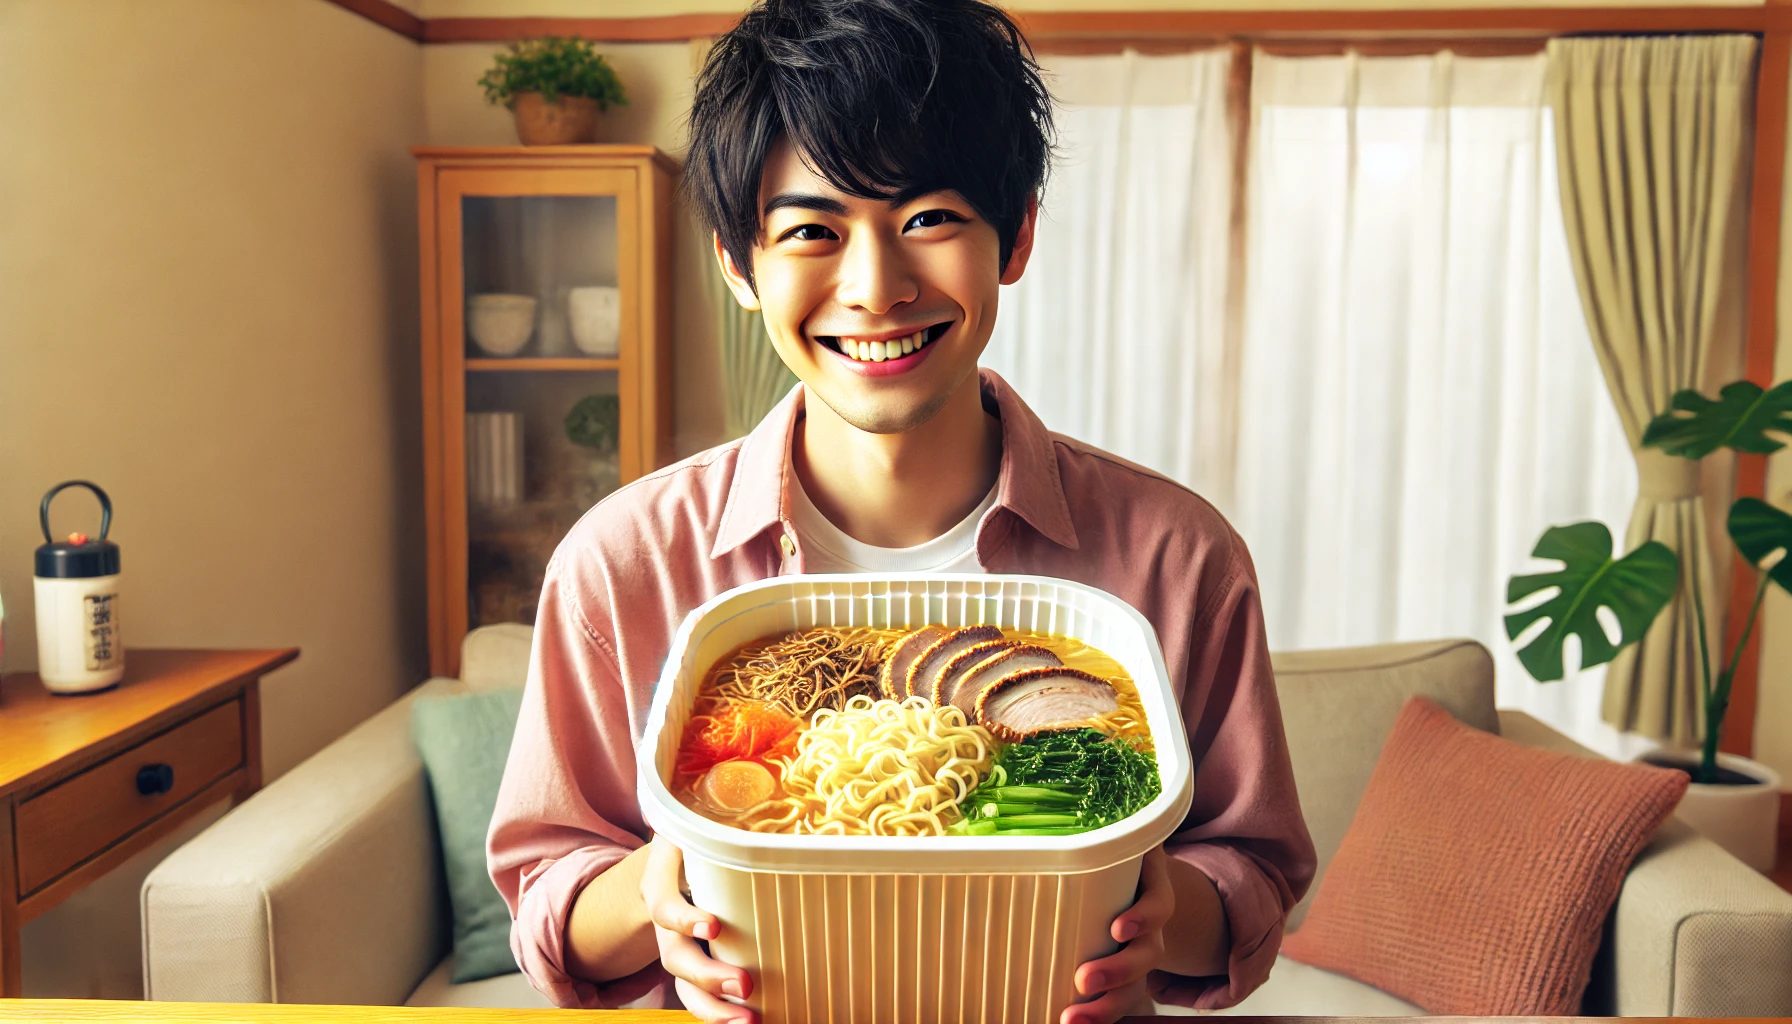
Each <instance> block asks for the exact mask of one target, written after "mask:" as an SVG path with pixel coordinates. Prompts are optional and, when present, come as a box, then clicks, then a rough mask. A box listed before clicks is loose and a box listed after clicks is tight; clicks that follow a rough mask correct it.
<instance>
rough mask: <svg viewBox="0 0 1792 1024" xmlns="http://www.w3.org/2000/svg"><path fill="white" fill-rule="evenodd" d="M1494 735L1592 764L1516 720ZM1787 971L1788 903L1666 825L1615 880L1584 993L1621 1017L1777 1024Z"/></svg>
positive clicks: (1791, 989) (1791, 922) (1504, 719)
mask: <svg viewBox="0 0 1792 1024" xmlns="http://www.w3.org/2000/svg"><path fill="white" fill-rule="evenodd" d="M1500 733H1501V734H1502V735H1504V736H1506V737H1508V738H1510V739H1513V740H1516V741H1517V742H1519V743H1525V744H1528V745H1531V746H1538V747H1545V748H1548V749H1552V750H1562V751H1566V752H1568V753H1575V754H1582V755H1586V756H1597V755H1594V754H1593V752H1592V751H1590V750H1587V749H1586V748H1585V747H1582V746H1580V745H1579V744H1577V743H1575V742H1574V741H1572V740H1570V739H1568V738H1567V737H1566V736H1563V735H1561V734H1560V733H1558V732H1556V731H1555V730H1553V729H1551V728H1550V727H1549V726H1547V725H1544V724H1543V723H1542V722H1539V721H1537V720H1536V719H1534V718H1532V717H1530V716H1529V715H1525V714H1522V713H1520V712H1515V711H1502V712H1500ZM1789 963H1792V894H1788V893H1786V892H1785V891H1783V890H1782V889H1780V887H1779V886H1777V885H1774V884H1773V883H1772V882H1770V881H1768V880H1767V879H1766V878H1763V877H1762V876H1761V875H1760V874H1758V873H1756V872H1755V871H1753V870H1751V869H1750V868H1749V867H1748V866H1747V865H1745V864H1743V863H1742V862H1741V861H1739V860H1737V859H1736V858H1735V857H1732V856H1731V855H1730V854H1728V853H1726V852H1725V851H1724V850H1723V849H1722V848H1721V847H1719V846H1718V845H1717V844H1716V843H1713V842H1712V841H1711V840H1709V839H1706V838H1705V837H1703V836H1701V835H1699V834H1698V833H1696V832H1694V831H1693V830H1692V829H1691V828H1689V827H1688V826H1687V825H1686V824H1684V823H1683V822H1681V821H1679V820H1678V819H1672V818H1671V819H1669V820H1668V822H1667V823H1666V824H1665V825H1663V826H1662V827H1661V830H1660V831H1659V832H1657V833H1656V835H1655V839H1654V840H1653V841H1652V842H1650V844H1649V845H1648V846H1646V847H1644V848H1643V852H1642V853H1641V854H1639V855H1638V856H1637V859H1636V862H1635V863H1634V864H1632V865H1631V867H1630V873H1629V874H1628V875H1626V876H1625V878H1624V888H1623V889H1622V890H1621V891H1620V892H1619V894H1618V905H1617V907H1616V908H1614V910H1613V912H1612V918H1611V920H1610V921H1609V922H1608V924H1607V926H1606V940H1605V948H1603V949H1602V950H1601V951H1600V954H1599V959H1598V961H1597V962H1596V963H1595V965H1594V976H1593V979H1592V983H1591V984H1590V985H1589V989H1588V991H1589V994H1590V995H1591V996H1593V997H1594V998H1596V999H1597V1000H1598V1001H1600V1002H1602V1003H1605V1004H1606V1005H1605V1006H1602V1007H1599V1008H1598V1009H1599V1011H1600V1012H1602V1013H1609V1014H1613V1015H1617V1016H1624V1017H1785V1016H1792V971H1788V970H1787V969H1786V965H1787V964H1789Z"/></svg>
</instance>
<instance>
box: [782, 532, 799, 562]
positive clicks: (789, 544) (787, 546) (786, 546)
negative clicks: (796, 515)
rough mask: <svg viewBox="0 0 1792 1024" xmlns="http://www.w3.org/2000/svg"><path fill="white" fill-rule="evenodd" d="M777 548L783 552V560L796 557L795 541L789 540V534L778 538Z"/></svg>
mask: <svg viewBox="0 0 1792 1024" xmlns="http://www.w3.org/2000/svg"><path fill="white" fill-rule="evenodd" d="M778 547H779V549H781V550H782V551H783V552H784V557H785V558H795V557H796V541H794V540H791V539H790V534H788V533H787V534H785V535H784V536H782V537H779V538H778Z"/></svg>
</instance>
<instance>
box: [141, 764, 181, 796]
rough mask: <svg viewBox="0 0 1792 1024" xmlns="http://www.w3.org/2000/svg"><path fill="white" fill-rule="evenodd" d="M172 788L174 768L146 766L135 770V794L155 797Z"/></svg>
mask: <svg viewBox="0 0 1792 1024" xmlns="http://www.w3.org/2000/svg"><path fill="white" fill-rule="evenodd" d="M173 788H174V767H173V766H172V765H166V764H146V765H144V766H143V767H141V768H139V769H137V792H139V793H142V794H143V795H144V796H155V795H156V794H157V793H166V792H168V791H169V790H171V789H173Z"/></svg>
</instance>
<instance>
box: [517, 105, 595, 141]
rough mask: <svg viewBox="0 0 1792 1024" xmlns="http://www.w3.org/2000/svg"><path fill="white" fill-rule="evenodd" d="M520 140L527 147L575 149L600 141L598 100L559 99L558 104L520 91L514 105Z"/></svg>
mask: <svg viewBox="0 0 1792 1024" xmlns="http://www.w3.org/2000/svg"><path fill="white" fill-rule="evenodd" d="M512 110H513V111H514V112H515V113H516V137H517V138H518V139H519V140H521V141H522V143H523V145H525V146H571V145H576V144H578V143H581V142H596V141H597V115H598V108H597V101H596V100H590V99H585V98H584V97H581V96H559V97H556V98H555V100H554V102H552V103H549V102H548V101H546V100H544V99H542V98H541V93H538V92H519V93H517V94H516V99H515V102H514V104H513V105H512Z"/></svg>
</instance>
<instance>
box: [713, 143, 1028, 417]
mask: <svg viewBox="0 0 1792 1024" xmlns="http://www.w3.org/2000/svg"><path fill="white" fill-rule="evenodd" d="M759 203H760V211H761V214H762V217H763V220H762V222H761V224H762V230H761V234H760V238H759V244H758V245H757V246H755V247H754V250H753V276H754V281H755V283H756V284H757V286H758V287H757V291H756V292H755V290H754V289H753V288H749V287H748V286H747V283H746V281H745V280H744V278H743V277H742V275H740V274H739V272H738V271H737V270H736V268H735V267H734V266H733V264H732V261H731V260H729V259H728V258H726V255H725V254H724V253H723V252H722V250H721V248H720V246H719V245H718V247H717V254H718V256H720V257H721V258H722V260H723V270H724V272H725V273H726V274H727V277H728V280H729V285H730V287H731V288H732V290H733V291H734V294H735V296H736V297H737V298H739V299H740V301H741V303H742V305H744V306H746V307H747V308H749V309H759V310H761V311H762V312H763V314H764V316H765V325H766V331H767V333H768V334H770V336H771V340H772V345H773V346H774V347H776V348H777V350H778V355H779V356H781V357H782V358H783V359H784V362H785V364H786V365H788V366H789V367H790V369H791V370H792V371H793V372H794V373H795V374H796V375H797V378H798V379H800V380H801V381H802V382H803V383H804V385H806V386H807V387H808V389H809V391H810V393H811V394H813V395H815V396H817V397H819V398H820V399H821V400H822V401H823V402H825V403H827V405H828V407H829V408H831V409H833V410H834V411H835V412H836V413H838V414H839V415H840V417H841V418H842V419H844V420H846V421H847V422H848V423H850V424H852V425H853V426H855V427H857V428H859V429H860V430H866V431H870V432H872V433H878V434H894V433H902V432H904V431H909V430H913V429H914V428H916V427H918V426H920V425H921V424H923V423H925V422H927V421H928V420H929V419H932V418H933V416H934V414H935V413H937V412H939V410H940V408H941V407H942V406H944V405H945V404H946V400H947V399H948V398H950V397H951V396H952V395H953V394H954V393H955V392H956V391H957V390H958V388H959V387H960V386H961V385H963V383H964V381H965V379H966V378H967V377H968V376H970V375H971V374H972V373H974V372H975V371H976V368H977V358H978V356H979V355H981V354H982V352H983V347H984V346H985V345H987V344H988V343H989V334H990V330H991V328H993V327H994V325H995V318H996V295H997V291H998V285H1001V284H1010V283H1012V282H1014V281H1016V280H1018V279H1019V278H1020V274H1021V271H1022V270H1023V269H1024V268H1025V267H1026V262H1027V256H1028V253H1029V251H1030V250H1031V248H1032V234H1033V213H1032V210H1031V208H1030V207H1029V212H1028V215H1027V219H1026V223H1025V225H1024V226H1023V227H1022V229H1021V232H1020V236H1019V237H1018V238H1016V240H1015V247H1014V251H1013V253H1012V254H1011V256H1010V257H1009V261H1008V267H1007V270H1006V272H1004V271H1003V269H1002V268H1001V266H1000V263H999V259H998V257H999V255H1000V244H999V242H998V240H997V237H996V230H995V228H994V227H993V226H992V225H991V224H990V223H989V222H988V221H985V220H984V219H983V218H981V217H979V216H978V215H977V213H976V212H975V211H974V210H972V208H971V205H970V204H969V203H967V202H965V200H964V199H963V198H962V197H961V196H959V195H958V193H956V192H934V193H931V194H929V195H925V196H921V197H919V198H917V199H913V200H909V201H906V202H902V203H899V204H892V203H890V202H887V201H885V200H881V199H862V198H860V197H858V196H852V195H848V194H846V193H844V192H841V191H840V190H838V189H836V188H834V187H833V186H832V185H829V184H828V183H827V182H826V181H824V180H823V179H822V178H820V177H819V176H817V175H816V174H815V172H813V171H811V170H810V169H809V167H808V166H807V165H806V164H804V163H803V161H802V159H801V158H800V157H799V156H798V155H797V153H796V151H795V150H794V149H793V148H792V147H791V146H790V145H789V144H788V143H787V142H780V143H778V145H777V146H776V147H774V148H773V150H772V152H771V154H770V155H769V156H768V157H767V158H766V161H765V167H764V169H763V172H762V177H761V181H760V186H759Z"/></svg>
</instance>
